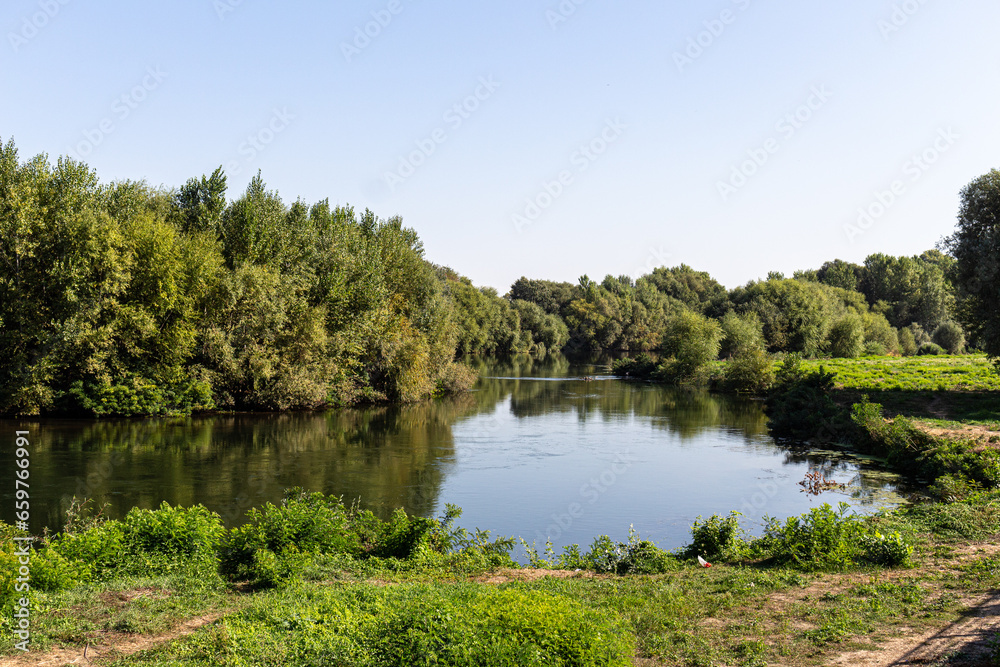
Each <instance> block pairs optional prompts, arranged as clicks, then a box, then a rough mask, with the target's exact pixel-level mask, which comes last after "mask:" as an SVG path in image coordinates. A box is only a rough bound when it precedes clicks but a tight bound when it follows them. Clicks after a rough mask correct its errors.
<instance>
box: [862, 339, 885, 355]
mask: <svg viewBox="0 0 1000 667" xmlns="http://www.w3.org/2000/svg"><path fill="white" fill-rule="evenodd" d="M887 353H888V350H886V349H885V346H884V345H882V343H876V342H874V341H872V342H870V343H865V356H868V357H882V356H885V355H886V354H887Z"/></svg>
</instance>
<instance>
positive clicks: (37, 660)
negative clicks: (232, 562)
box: [0, 613, 222, 667]
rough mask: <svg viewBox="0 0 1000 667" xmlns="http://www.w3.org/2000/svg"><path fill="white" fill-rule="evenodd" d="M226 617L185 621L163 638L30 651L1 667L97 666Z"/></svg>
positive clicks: (116, 636) (120, 636) (112, 638)
mask: <svg viewBox="0 0 1000 667" xmlns="http://www.w3.org/2000/svg"><path fill="white" fill-rule="evenodd" d="M221 617H222V614H219V613H215V614H207V615H205V616H198V617H197V618H192V619H188V620H187V621H184V622H183V623H181V624H180V625H178V626H177V627H175V628H174V629H173V630H171V631H170V632H167V633H163V634H159V635H130V634H125V633H122V632H109V633H106V634H104V635H103V636H102V637H100V638H99V639H97V640H95V643H93V644H90V645H89V646H86V647H84V648H79V647H73V648H57V649H53V650H51V651H46V652H44V653H36V652H34V651H29V652H28V653H25V654H24V655H20V656H15V657H5V658H0V667H26V666H27V665H34V666H38V667H63V665H94V664H99V662H98V661H100V660H101V659H102V658H109V659H110V658H120V657H122V656H127V655H132V654H134V653H138V652H139V651H144V650H146V649H149V648H152V647H154V646H157V645H159V644H165V643H166V642H169V641H173V640H174V639H179V638H181V637H185V636H187V635H189V634H191V633H193V632H195V631H196V630H198V629H200V628H203V627H205V626H206V625H209V624H211V623H214V622H215V621H217V620H219V619H220V618H221Z"/></svg>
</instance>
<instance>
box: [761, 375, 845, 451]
mask: <svg viewBox="0 0 1000 667" xmlns="http://www.w3.org/2000/svg"><path fill="white" fill-rule="evenodd" d="M833 378H834V375H833V374H832V373H827V372H825V371H824V369H823V367H822V366H820V368H819V370H818V371H817V372H814V373H806V372H805V371H804V370H803V369H802V359H801V357H799V356H798V355H789V356H788V357H786V358H785V360H784V361H783V362H782V363H781V365H780V366H779V367H778V371H777V374H776V378H775V385H774V387H773V388H772V390H771V392H770V394H769V395H768V400H767V403H766V404H765V406H764V409H765V412H766V413H767V416H768V422H767V426H768V428H769V429H770V430H771V433H772V434H774V436H775V437H778V438H789V439H793V440H809V439H814V438H815V439H818V440H822V441H831V440H834V439H837V438H839V437H840V434H841V433H843V432H844V431H845V430H846V429H847V428H848V427H850V420H848V419H846V418H845V416H844V413H843V410H841V409H840V408H839V407H838V406H837V404H836V403H835V402H834V401H833V399H832V398H831V397H830V392H831V390H832V389H833Z"/></svg>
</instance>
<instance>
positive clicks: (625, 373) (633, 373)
mask: <svg viewBox="0 0 1000 667" xmlns="http://www.w3.org/2000/svg"><path fill="white" fill-rule="evenodd" d="M655 370H656V362H655V361H653V358H652V357H650V356H649V355H648V354H646V353H645V352H643V353H641V354H639V355H637V356H635V357H632V358H625V359H615V360H614V361H613V362H612V363H611V373H612V374H614V375H616V376H618V377H631V378H637V379H640V380H646V379H649V377H650V376H651V375H652V374H653V372H654V371H655Z"/></svg>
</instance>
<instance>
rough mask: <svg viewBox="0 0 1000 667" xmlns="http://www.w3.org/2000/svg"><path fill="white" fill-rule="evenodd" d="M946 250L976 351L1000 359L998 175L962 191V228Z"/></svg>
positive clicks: (984, 179) (981, 177)
mask: <svg viewBox="0 0 1000 667" xmlns="http://www.w3.org/2000/svg"><path fill="white" fill-rule="evenodd" d="M947 246H948V249H949V251H950V252H951V253H952V255H953V256H954V257H955V282H956V283H957V284H958V286H959V297H960V300H961V306H960V308H959V313H960V315H959V316H960V318H961V319H962V321H963V322H964V324H965V325H966V326H967V327H968V328H969V330H970V333H971V334H972V336H973V338H974V340H976V341H977V344H978V346H979V347H980V348H981V349H982V350H984V351H985V352H986V353H987V354H989V355H990V356H991V357H993V358H994V359H1000V171H997V170H996V169H994V170H992V171H990V172H989V173H988V174H985V175H983V176H980V177H979V178H977V179H976V180H974V181H972V182H971V183H969V185H967V186H966V187H965V189H964V190H963V191H962V205H961V209H960V211H959V214H958V228H957V229H956V230H955V233H954V234H953V235H952V236H951V237H950V238H949V239H948V240H947Z"/></svg>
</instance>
